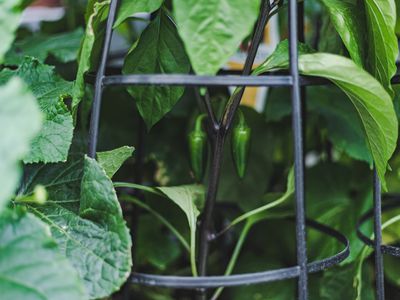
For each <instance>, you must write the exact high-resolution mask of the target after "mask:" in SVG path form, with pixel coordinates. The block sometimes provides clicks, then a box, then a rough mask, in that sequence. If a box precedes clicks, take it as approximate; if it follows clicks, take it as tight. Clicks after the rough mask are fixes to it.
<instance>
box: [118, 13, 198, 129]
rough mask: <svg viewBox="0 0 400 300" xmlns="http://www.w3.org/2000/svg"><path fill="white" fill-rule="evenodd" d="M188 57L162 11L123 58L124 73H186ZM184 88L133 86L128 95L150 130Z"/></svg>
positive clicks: (173, 27)
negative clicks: (132, 99) (133, 100)
mask: <svg viewBox="0 0 400 300" xmlns="http://www.w3.org/2000/svg"><path fill="white" fill-rule="evenodd" d="M189 69H190V65H189V61H188V58H187V56H186V54H185V51H184V49H183V45H182V42H181V40H180V39H179V36H178V34H177V32H176V29H175V26H174V24H173V22H172V21H171V19H170V17H169V16H167V15H166V13H165V11H164V10H161V11H160V12H159V13H158V14H157V16H156V17H155V19H154V20H153V21H152V22H151V23H150V25H149V26H148V27H147V28H146V29H145V31H144V32H143V33H142V35H141V37H140V38H139V41H138V42H137V43H135V44H134V45H133V46H132V48H131V49H130V50H129V53H128V55H127V57H126V58H125V62H124V67H123V69H122V73H123V74H152V73H166V74H168V73H188V72H189ZM184 90H185V89H184V87H170V86H136V87H130V88H128V92H129V93H130V94H131V95H132V97H133V98H134V99H135V101H136V105H137V107H138V110H139V112H140V114H141V116H142V117H143V119H144V121H145V122H146V125H147V127H148V128H149V129H150V128H151V127H152V126H153V125H154V124H155V123H157V122H158V121H159V120H160V119H161V118H162V117H163V116H164V115H165V114H166V113H168V112H169V111H170V110H171V109H172V108H173V107H174V105H175V104H176V103H177V102H178V100H179V99H180V98H181V96H182V95H183V92H184Z"/></svg>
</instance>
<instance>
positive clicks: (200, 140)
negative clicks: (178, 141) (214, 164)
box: [189, 114, 208, 182]
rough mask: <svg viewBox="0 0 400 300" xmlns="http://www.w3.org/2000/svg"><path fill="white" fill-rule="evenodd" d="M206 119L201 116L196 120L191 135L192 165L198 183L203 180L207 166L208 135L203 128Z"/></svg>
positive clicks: (190, 151) (190, 152) (203, 115)
mask: <svg viewBox="0 0 400 300" xmlns="http://www.w3.org/2000/svg"><path fill="white" fill-rule="evenodd" d="M205 117H206V115H205V114H202V115H199V116H198V117H197V118H196V123H195V125H194V129H193V130H192V131H191V132H190V133H189V154H190V165H191V167H192V171H193V174H194V177H195V179H196V181H198V182H200V181H201V180H202V179H203V176H204V170H205V168H206V164H207V150H208V145H207V134H206V132H205V131H204V129H203V126H202V123H203V120H204V119H205Z"/></svg>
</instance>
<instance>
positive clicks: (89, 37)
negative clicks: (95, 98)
mask: <svg viewBox="0 0 400 300" xmlns="http://www.w3.org/2000/svg"><path fill="white" fill-rule="evenodd" d="M109 5H110V0H106V1H102V2H100V1H98V2H97V1H96V2H94V1H91V5H89V4H88V11H87V12H86V13H87V18H86V19H87V20H86V29H85V34H84V38H83V41H82V45H81V49H80V52H79V59H78V71H77V74H76V80H75V83H74V87H73V99H72V112H73V115H74V116H75V114H76V110H77V107H78V105H79V103H80V102H81V101H82V99H83V98H84V96H85V78H84V75H85V73H86V72H88V71H89V70H91V69H92V68H93V65H95V62H94V61H96V59H98V55H99V53H100V51H101V49H102V46H101V44H102V41H103V38H102V33H103V30H104V24H105V20H106V18H107V15H108V8H109Z"/></svg>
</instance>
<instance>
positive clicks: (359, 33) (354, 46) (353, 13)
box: [321, 0, 366, 67]
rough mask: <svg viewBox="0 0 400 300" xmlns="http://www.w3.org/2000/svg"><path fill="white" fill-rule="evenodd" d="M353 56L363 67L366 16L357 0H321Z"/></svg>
mask: <svg viewBox="0 0 400 300" xmlns="http://www.w3.org/2000/svg"><path fill="white" fill-rule="evenodd" d="M321 1H322V2H323V3H324V4H325V6H326V8H327V9H328V12H329V15H330V17H331V20H332V23H333V24H334V26H335V28H336V30H337V32H338V33H339V35H340V37H341V38H342V40H343V43H344V44H345V46H346V48H347V50H348V51H349V54H350V56H351V58H352V59H353V60H354V62H355V63H356V64H357V65H359V66H360V67H362V66H363V65H364V63H365V47H364V45H365V26H366V23H365V18H364V14H363V11H362V9H360V6H359V5H358V4H359V3H357V0H321Z"/></svg>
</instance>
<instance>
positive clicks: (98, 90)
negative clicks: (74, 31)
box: [88, 0, 119, 158]
mask: <svg viewBox="0 0 400 300" xmlns="http://www.w3.org/2000/svg"><path fill="white" fill-rule="evenodd" d="M118 2H119V0H111V4H110V10H109V13H108V18H107V25H106V34H105V37H104V42H103V50H102V54H101V58H100V64H99V68H98V70H97V74H96V82H95V91H94V99H93V104H92V115H91V118H90V128H89V150H88V155H89V157H92V158H94V157H95V156H96V148H97V137H98V134H99V119H100V109H101V98H102V94H103V78H104V74H105V69H106V65H107V58H108V53H109V51H110V45H111V37H112V33H113V29H112V27H113V24H114V20H115V16H116V13H117V8H118Z"/></svg>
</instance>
